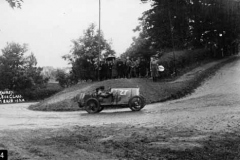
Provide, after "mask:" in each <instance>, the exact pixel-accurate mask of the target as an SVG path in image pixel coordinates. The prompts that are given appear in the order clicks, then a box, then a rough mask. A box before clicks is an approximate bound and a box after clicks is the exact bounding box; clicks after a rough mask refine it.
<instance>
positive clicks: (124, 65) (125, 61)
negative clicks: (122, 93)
mask: <svg viewBox="0 0 240 160" xmlns="http://www.w3.org/2000/svg"><path fill="white" fill-rule="evenodd" d="M122 61H123V67H122V68H123V78H127V75H128V67H127V60H126V59H123V60H122Z"/></svg>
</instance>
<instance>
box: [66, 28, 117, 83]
mask: <svg viewBox="0 0 240 160" xmlns="http://www.w3.org/2000/svg"><path fill="white" fill-rule="evenodd" d="M99 38H100V39H99ZM99 42H100V45H99ZM72 43H73V46H72V49H71V50H70V54H67V55H64V56H63V58H64V59H65V60H68V61H69V63H70V64H71V65H72V72H71V73H72V76H73V77H74V78H73V79H76V80H78V79H93V78H94V77H95V73H94V72H95V67H96V63H97V61H98V58H99V47H100V50H101V54H100V59H102V58H106V57H107V56H108V55H115V51H114V50H113V49H112V48H111V43H109V42H108V41H107V40H106V39H105V38H104V36H103V33H102V32H101V34H100V37H99V30H96V26H95V25H94V24H91V25H90V26H89V27H88V28H87V29H86V30H85V31H84V33H83V36H81V37H79V38H78V39H75V40H72Z"/></svg>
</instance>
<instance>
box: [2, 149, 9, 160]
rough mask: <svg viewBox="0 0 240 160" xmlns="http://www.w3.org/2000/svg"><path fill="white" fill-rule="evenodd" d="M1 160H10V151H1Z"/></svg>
mask: <svg viewBox="0 0 240 160" xmlns="http://www.w3.org/2000/svg"><path fill="white" fill-rule="evenodd" d="M0 160H8V151H7V150H0Z"/></svg>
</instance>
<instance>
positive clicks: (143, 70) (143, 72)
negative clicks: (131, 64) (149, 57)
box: [138, 58, 147, 78]
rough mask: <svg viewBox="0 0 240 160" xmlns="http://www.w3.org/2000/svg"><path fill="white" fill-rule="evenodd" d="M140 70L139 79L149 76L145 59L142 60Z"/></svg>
mask: <svg viewBox="0 0 240 160" xmlns="http://www.w3.org/2000/svg"><path fill="white" fill-rule="evenodd" d="M138 68H139V77H140V78H142V77H144V76H146V74H147V63H146V60H145V59H144V58H141V59H140V62H139V67H138Z"/></svg>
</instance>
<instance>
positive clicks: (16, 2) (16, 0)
mask: <svg viewBox="0 0 240 160" xmlns="http://www.w3.org/2000/svg"><path fill="white" fill-rule="evenodd" d="M6 1H7V2H8V3H9V5H10V7H12V8H21V6H22V3H23V0H6Z"/></svg>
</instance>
